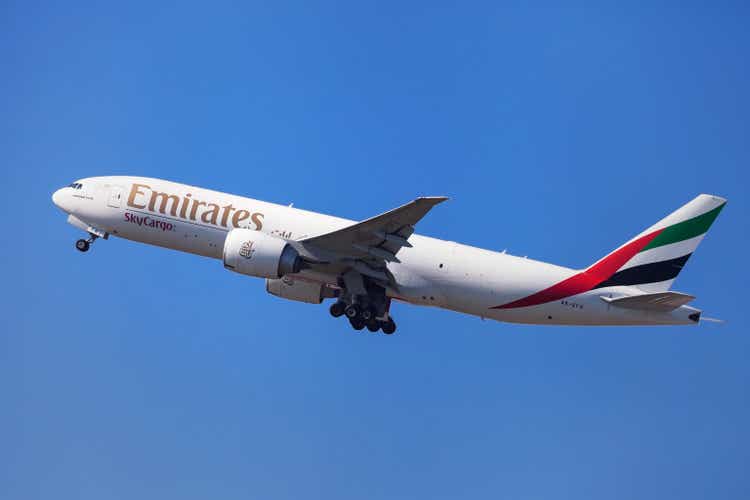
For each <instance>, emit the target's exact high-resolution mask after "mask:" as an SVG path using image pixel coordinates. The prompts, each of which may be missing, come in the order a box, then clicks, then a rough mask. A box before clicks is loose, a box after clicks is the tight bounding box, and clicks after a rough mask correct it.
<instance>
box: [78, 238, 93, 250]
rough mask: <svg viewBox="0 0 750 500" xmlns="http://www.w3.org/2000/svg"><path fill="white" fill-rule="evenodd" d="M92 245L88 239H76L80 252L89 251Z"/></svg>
mask: <svg viewBox="0 0 750 500" xmlns="http://www.w3.org/2000/svg"><path fill="white" fill-rule="evenodd" d="M90 246H91V244H90V243H89V242H88V241H86V240H83V239H81V240H78V241H76V249H77V250H78V251H79V252H88V251H89V247H90Z"/></svg>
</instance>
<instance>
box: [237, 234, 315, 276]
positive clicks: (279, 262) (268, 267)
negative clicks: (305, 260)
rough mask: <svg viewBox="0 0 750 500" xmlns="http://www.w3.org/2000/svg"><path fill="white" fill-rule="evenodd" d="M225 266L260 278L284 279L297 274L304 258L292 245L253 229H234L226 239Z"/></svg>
mask: <svg viewBox="0 0 750 500" xmlns="http://www.w3.org/2000/svg"><path fill="white" fill-rule="evenodd" d="M224 267H226V268H227V269H229V270H230V271H234V272H235V273H240V274H246V275H248V276H256V277H258V278H271V279H276V278H281V277H282V276H285V275H287V274H293V273H298V272H299V271H300V269H301V268H302V259H300V256H299V253H297V251H296V250H295V249H294V248H292V246H291V245H290V244H289V243H288V242H287V241H286V240H282V239H281V238H275V237H273V236H269V235H267V234H264V233H261V232H260V231H255V230H252V229H241V228H238V229H232V230H231V231H229V234H228V235H227V239H226V240H225V241H224Z"/></svg>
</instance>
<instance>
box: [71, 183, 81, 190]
mask: <svg viewBox="0 0 750 500" xmlns="http://www.w3.org/2000/svg"><path fill="white" fill-rule="evenodd" d="M68 187H72V188H73V189H81V188H82V187H83V184H81V183H80V182H74V183H73V184H71V185H70V186H68Z"/></svg>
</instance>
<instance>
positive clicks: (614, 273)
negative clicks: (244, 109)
mask: <svg viewBox="0 0 750 500" xmlns="http://www.w3.org/2000/svg"><path fill="white" fill-rule="evenodd" d="M446 200H447V198H446V197H442V196H431V197H420V198H416V199H415V200H413V201H411V202H409V203H407V204H405V205H403V206H400V207H398V208H395V209H393V210H390V211H388V212H385V213H382V214H380V215H377V216H375V217H372V218H369V219H366V220H363V221H361V222H356V221H352V220H347V219H342V218H338V217H333V216H330V215H324V214H320V213H316V212H311V211H306V210H300V209H298V208H294V207H292V206H291V205H290V206H284V205H277V204H273V203H267V202H264V201H260V200H255V199H251V198H245V197H241V196H235V195H230V194H226V193H221V192H218V191H212V190H209V189H203V188H199V187H194V186H188V185H185V184H179V183H175V182H170V181H166V180H160V179H153V178H147V177H131V176H109V177H89V178H85V179H81V180H77V181H75V182H73V183H72V184H70V185H69V186H66V187H63V188H61V189H58V190H57V191H55V193H54V194H53V195H52V201H53V202H54V204H55V205H57V207H59V208H60V209H61V210H62V211H63V212H65V213H67V214H68V219H67V220H68V222H69V223H70V224H71V225H73V226H74V227H76V228H78V229H80V230H82V231H84V232H85V233H87V234H88V238H86V239H79V240H78V241H76V244H75V246H76V248H77V249H78V250H80V251H81V252H86V251H88V250H89V248H90V247H91V244H92V243H93V242H94V241H95V240H97V239H100V238H101V239H105V240H106V239H108V238H109V236H110V235H111V236H119V237H121V238H126V239H129V240H133V241H137V242H141V243H148V244H151V245H158V246H161V247H166V248H170V249H173V250H179V251H182V252H189V253H192V254H197V255H201V256H205V257H211V258H214V259H220V260H222V262H223V265H224V267H225V268H226V269H228V270H229V271H232V272H235V273H239V274H243V275H247V276H253V277H257V278H265V281H266V290H267V291H268V293H270V294H272V295H276V296H278V297H282V298H284V299H289V300H294V301H300V302H305V303H311V304H321V303H322V302H323V300H325V299H334V301H333V303H332V305H331V306H330V310H329V311H330V314H331V315H332V316H334V317H342V316H343V317H345V318H347V319H348V320H349V323H350V324H351V326H352V327H353V328H354V329H355V330H362V329H364V328H365V327H366V328H367V329H368V330H369V331H371V332H377V331H382V332H383V333H385V334H392V333H394V332H395V331H396V323H395V321H394V319H393V316H392V315H391V312H390V310H391V303H392V301H393V300H397V301H401V302H406V303H409V304H415V305H421V306H432V307H439V308H444V309H449V310H452V311H457V312H461V313H465V314H470V315H474V316H478V317H480V318H482V319H492V320H497V321H502V322H511V323H528V324H539V325H695V324H698V323H699V321H701V313H702V311H701V310H699V309H695V308H693V307H690V306H688V305H687V304H688V303H689V302H691V301H692V300H693V299H695V297H694V296H692V295H689V294H686V293H681V292H675V291H672V290H670V288H671V286H672V283H673V282H674V280H675V278H676V277H677V275H678V274H679V272H680V271H681V270H682V268H683V266H684V265H685V263H686V262H687V260H688V258H690V256H691V255H692V253H693V252H694V251H695V249H696V248H697V246H698V244H699V243H700V242H701V240H702V239H703V237H704V236H705V234H706V232H707V231H708V229H709V227H710V226H711V224H712V223H713V222H714V220H715V219H716V217H717V216H718V215H719V212H721V210H722V208H724V205H725V204H726V200H725V199H724V198H721V197H719V196H713V195H707V194H701V195H699V196H698V197H696V198H695V199H693V200H692V201H690V202H689V203H687V204H686V205H684V206H682V207H681V208H679V209H678V210H677V211H675V212H673V213H672V214H670V215H668V216H667V217H665V218H664V219H662V220H660V221H659V222H657V223H656V224H654V225H653V226H651V227H649V228H648V229H646V230H645V231H643V232H642V233H640V234H638V235H637V236H635V237H634V238H633V239H631V240H629V241H627V242H626V243H624V244H623V245H622V246H620V247H618V248H616V249H615V250H614V251H612V252H611V253H610V254H608V255H606V256H604V257H603V258H601V259H599V260H598V261H596V262H594V263H593V264H592V265H590V266H588V267H586V268H585V269H571V268H567V267H562V266H557V265H553V264H548V263H545V262H540V261H536V260H533V259H528V258H525V257H517V256H513V255H510V254H508V253H506V252H502V253H499V252H493V251H490V250H484V249H481V248H476V247H472V246H467V245H462V244H460V243H456V242H453V241H444V240H439V239H435V238H429V237H426V236H420V235H418V234H415V233H414V228H415V226H416V224H417V223H418V222H419V221H420V220H421V219H422V218H423V217H424V216H425V215H426V214H427V213H428V212H429V211H430V210H432V209H433V208H434V207H435V206H436V205H438V204H440V203H442V202H444V201H446ZM705 319H708V318H705Z"/></svg>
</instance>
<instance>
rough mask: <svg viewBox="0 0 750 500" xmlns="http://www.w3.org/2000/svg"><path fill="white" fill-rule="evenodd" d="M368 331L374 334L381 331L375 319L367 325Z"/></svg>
mask: <svg viewBox="0 0 750 500" xmlns="http://www.w3.org/2000/svg"><path fill="white" fill-rule="evenodd" d="M366 326H367V329H368V330H370V331H371V332H372V333H375V332H377V331H378V330H380V323H379V322H378V321H376V320H374V319H371V320H370V321H368V322H367V323H366Z"/></svg>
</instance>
